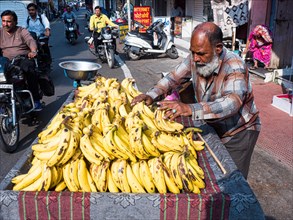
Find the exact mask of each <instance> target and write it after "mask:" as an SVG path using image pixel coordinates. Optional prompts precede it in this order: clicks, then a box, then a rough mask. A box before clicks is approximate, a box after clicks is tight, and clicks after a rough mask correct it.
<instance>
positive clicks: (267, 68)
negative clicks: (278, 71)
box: [264, 67, 274, 72]
mask: <svg viewBox="0 0 293 220" xmlns="http://www.w3.org/2000/svg"><path fill="white" fill-rule="evenodd" d="M264 69H265V70H267V71H269V72H272V71H273V70H274V69H273V68H270V67H264Z"/></svg>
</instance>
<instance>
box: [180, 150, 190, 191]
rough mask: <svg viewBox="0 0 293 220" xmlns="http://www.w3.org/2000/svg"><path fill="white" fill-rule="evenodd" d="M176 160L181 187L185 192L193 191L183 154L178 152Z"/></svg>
mask: <svg viewBox="0 0 293 220" xmlns="http://www.w3.org/2000/svg"><path fill="white" fill-rule="evenodd" d="M177 162H178V164H177V166H178V170H179V174H180V177H181V179H182V183H183V188H184V190H185V192H192V191H193V184H192V181H191V180H190V178H189V177H190V176H189V172H188V168H187V164H186V160H185V157H184V154H180V156H179V158H178V160H177Z"/></svg>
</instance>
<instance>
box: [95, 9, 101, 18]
mask: <svg viewBox="0 0 293 220" xmlns="http://www.w3.org/2000/svg"><path fill="white" fill-rule="evenodd" d="M95 13H96V15H97V16H98V17H99V16H100V14H101V9H99V8H97V9H96V10H95Z"/></svg>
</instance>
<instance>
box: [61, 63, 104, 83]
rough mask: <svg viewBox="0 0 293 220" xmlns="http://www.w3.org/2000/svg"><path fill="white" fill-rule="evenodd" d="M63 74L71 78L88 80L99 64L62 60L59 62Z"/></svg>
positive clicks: (98, 67)
mask: <svg viewBox="0 0 293 220" xmlns="http://www.w3.org/2000/svg"><path fill="white" fill-rule="evenodd" d="M59 66H60V67H61V68H63V69H64V73H65V75H66V76H67V77H68V78H70V79H73V80H88V79H90V78H92V77H94V76H95V75H96V74H97V71H98V70H99V69H101V67H102V66H101V65H100V64H97V63H92V62H86V61H64V62H61V63H59Z"/></svg>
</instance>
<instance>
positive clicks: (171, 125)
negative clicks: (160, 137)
mask: <svg viewBox="0 0 293 220" xmlns="http://www.w3.org/2000/svg"><path fill="white" fill-rule="evenodd" d="M154 114H155V120H154V122H155V125H156V127H157V128H158V129H159V130H161V131H165V132H170V133H171V132H181V131H182V130H183V128H184V126H183V125H182V124H180V123H178V122H175V121H168V120H166V119H164V115H165V112H164V111H161V110H158V109H156V111H155V113H154Z"/></svg>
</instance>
